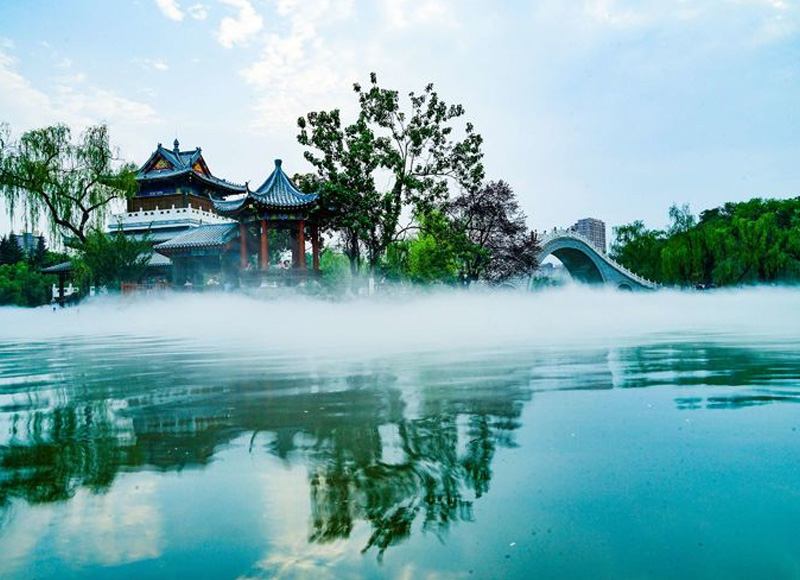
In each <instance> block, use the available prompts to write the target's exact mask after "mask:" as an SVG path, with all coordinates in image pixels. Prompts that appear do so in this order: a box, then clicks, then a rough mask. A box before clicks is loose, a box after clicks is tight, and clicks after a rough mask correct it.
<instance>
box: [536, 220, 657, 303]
mask: <svg viewBox="0 0 800 580" xmlns="http://www.w3.org/2000/svg"><path fill="white" fill-rule="evenodd" d="M541 245H542V251H541V253H540V254H539V262H540V263H541V262H543V261H544V259H545V258H547V257H548V256H551V255H552V256H555V257H556V258H558V259H559V260H560V261H561V263H563V264H564V267H565V268H566V269H567V271H568V272H569V273H570V275H571V276H572V277H573V278H575V279H576V280H579V281H581V282H585V283H587V284H608V285H611V286H614V287H615V288H619V289H621V290H655V289H656V288H658V284H656V283H655V282H653V281H651V280H647V279H645V278H642V277H641V276H639V275H637V274H636V273H634V272H631V271H630V270H628V269H627V268H625V267H624V266H623V265H621V264H619V263H617V262H615V261H614V260H612V259H611V258H609V257H608V256H607V255H605V254H604V253H602V252H599V251H598V250H597V248H595V246H594V244H592V242H591V241H589V239H588V238H586V237H585V236H582V235H581V234H579V233H578V232H576V231H573V230H555V231H553V232H551V233H549V234H545V235H544V236H543V237H542V239H541Z"/></svg>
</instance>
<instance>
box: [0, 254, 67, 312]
mask: <svg viewBox="0 0 800 580" xmlns="http://www.w3.org/2000/svg"><path fill="white" fill-rule="evenodd" d="M55 281H56V277H55V276H53V275H46V274H41V273H39V272H38V271H37V270H36V269H35V268H33V267H32V266H31V265H30V264H28V263H27V262H25V261H24V260H19V261H18V262H16V263H14V264H3V265H0V305H14V306H41V305H42V304H47V303H48V302H49V301H50V298H51V297H52V292H51V288H52V284H53V283H54V282H55Z"/></svg>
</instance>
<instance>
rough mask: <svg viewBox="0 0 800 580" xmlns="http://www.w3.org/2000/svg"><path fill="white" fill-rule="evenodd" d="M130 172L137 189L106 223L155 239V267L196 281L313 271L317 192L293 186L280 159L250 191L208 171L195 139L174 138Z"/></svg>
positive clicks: (259, 280) (257, 279)
mask: <svg viewBox="0 0 800 580" xmlns="http://www.w3.org/2000/svg"><path fill="white" fill-rule="evenodd" d="M136 179H137V181H138V183H139V188H140V189H139V193H138V194H137V195H136V196H135V197H133V198H131V199H130V200H128V204H127V211H126V212H124V213H122V214H119V215H118V216H116V217H117V221H116V223H115V224H113V225H112V230H114V229H119V230H121V231H123V232H124V233H125V234H126V235H130V236H136V237H142V236H145V235H147V236H148V237H149V239H150V240H152V241H153V242H154V246H153V249H154V253H153V256H152V258H151V261H150V264H151V270H152V273H153V274H154V275H161V276H163V277H168V278H169V279H171V281H172V283H173V284H179V285H183V284H191V285H193V286H194V285H198V284H207V283H208V282H209V281H212V282H218V283H220V284H223V283H224V284H232V285H264V283H265V281H267V282H269V281H286V282H297V281H302V280H306V279H308V278H309V277H311V276H313V275H316V274H318V272H319V233H318V229H317V226H316V224H315V223H314V220H313V218H312V214H313V210H314V208H315V206H316V201H317V194H305V193H302V192H301V191H300V190H298V188H297V187H296V186H295V184H294V183H292V180H291V179H289V177H288V176H287V175H286V174H285V173H284V171H283V169H282V167H281V161H280V160H276V161H275V168H274V169H273V171H272V173H271V174H270V176H269V177H268V178H267V179H266V180H265V181H264V183H262V184H261V186H260V187H259V188H258V189H256V190H255V191H251V190H250V189H249V187H248V186H247V184H245V185H239V184H236V183H232V182H230V181H227V180H224V179H220V178H218V177H216V176H214V175H213V174H212V173H211V171H210V170H209V168H208V165H207V164H206V162H205V160H204V159H203V155H202V151H201V149H200V148H199V147H198V148H196V149H194V150H191V151H181V150H180V147H179V143H178V141H177V140H175V143H174V146H173V149H171V150H170V149H166V148H164V147H162V146H161V144H159V145H158V147H157V148H156V150H155V151H154V152H153V154H152V155H151V156H150V158H149V159H148V160H147V161H146V162H145V163H144V165H142V167H141V169H140V170H139V172H138V173H137V176H136ZM308 241H310V242H311V244H310V245H311V262H312V264H311V266H312V267H311V269H310V270H309V268H308V265H307V263H306V262H307V259H306V249H307V242H308ZM270 246H272V247H270Z"/></svg>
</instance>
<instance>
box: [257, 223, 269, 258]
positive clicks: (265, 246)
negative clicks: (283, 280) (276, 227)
mask: <svg viewBox="0 0 800 580" xmlns="http://www.w3.org/2000/svg"><path fill="white" fill-rule="evenodd" d="M259 258H260V260H259V267H260V268H261V270H266V269H267V268H268V267H269V240H268V239H267V220H264V219H262V220H261V254H260V256H259Z"/></svg>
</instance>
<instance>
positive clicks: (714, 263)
mask: <svg viewBox="0 0 800 580" xmlns="http://www.w3.org/2000/svg"><path fill="white" fill-rule="evenodd" d="M670 218H671V222H672V223H671V224H670V225H669V227H668V228H667V229H666V231H662V230H648V229H647V228H645V227H644V224H643V223H642V222H634V223H632V224H628V225H625V226H621V227H619V228H615V229H614V235H615V241H614V243H613V244H612V247H611V255H612V257H613V258H614V259H616V260H617V261H619V262H620V263H621V264H623V265H625V266H626V267H628V268H630V269H631V270H633V271H635V272H637V273H638V274H641V275H643V276H646V277H648V278H651V279H653V280H657V281H660V282H662V283H667V284H676V285H683V286H685V285H695V284H705V285H709V284H715V285H718V286H725V285H738V284H755V283H765V282H766V283H771V282H793V283H796V282H797V281H800V198H794V199H787V200H775V199H761V198H754V199H751V200H749V201H746V202H741V203H726V204H725V205H724V206H721V207H718V208H714V209H710V210H706V211H704V212H702V213H701V214H700V218H699V219H697V218H696V217H695V216H693V215H692V214H691V212H690V211H689V208H688V206H683V207H681V208H678V207H677V206H673V207H672V208H670Z"/></svg>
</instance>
